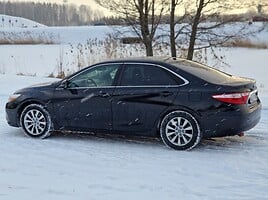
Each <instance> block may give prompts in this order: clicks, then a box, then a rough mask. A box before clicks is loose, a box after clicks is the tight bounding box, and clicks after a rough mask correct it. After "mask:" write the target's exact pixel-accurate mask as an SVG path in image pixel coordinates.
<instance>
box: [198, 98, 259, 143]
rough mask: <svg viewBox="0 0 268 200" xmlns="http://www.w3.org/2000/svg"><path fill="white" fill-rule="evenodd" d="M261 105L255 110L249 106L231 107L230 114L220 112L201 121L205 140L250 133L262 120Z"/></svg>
mask: <svg viewBox="0 0 268 200" xmlns="http://www.w3.org/2000/svg"><path fill="white" fill-rule="evenodd" d="M261 108H262V106H261V103H259V104H258V105H256V106H255V107H254V108H251V109H250V108H248V106H247V105H242V106H234V107H229V108H228V112H221V111H218V112H216V113H214V115H213V116H208V117H207V119H206V120H205V119H201V129H202V132H203V137H204V138H209V137H223V136H232V135H237V134H239V133H241V132H244V131H248V130H250V129H252V128H253V127H254V126H256V125H257V124H258V122H259V121H260V119H261Z"/></svg>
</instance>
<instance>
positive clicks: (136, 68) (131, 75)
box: [121, 64, 178, 86]
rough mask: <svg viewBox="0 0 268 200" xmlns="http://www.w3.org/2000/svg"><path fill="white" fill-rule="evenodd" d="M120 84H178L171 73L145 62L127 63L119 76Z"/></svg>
mask: <svg viewBox="0 0 268 200" xmlns="http://www.w3.org/2000/svg"><path fill="white" fill-rule="evenodd" d="M121 85H122V86H156V85H157V86H158V85H159V86H161V85H163V86H168V85H178V83H177V81H176V80H175V78H174V77H173V75H172V74H171V73H170V72H168V71H166V70H165V69H162V68H161V67H158V66H154V65H146V64H127V65H126V66H125V69H124V72H123V74H122V78H121Z"/></svg>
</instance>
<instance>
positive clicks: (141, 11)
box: [96, 0, 168, 56]
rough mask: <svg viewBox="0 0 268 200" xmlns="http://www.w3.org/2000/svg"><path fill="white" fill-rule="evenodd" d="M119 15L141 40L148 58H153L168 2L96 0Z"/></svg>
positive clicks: (155, 0)
mask: <svg viewBox="0 0 268 200" xmlns="http://www.w3.org/2000/svg"><path fill="white" fill-rule="evenodd" d="M96 1H97V2H98V3H99V4H100V5H102V6H104V7H105V8H108V9H109V10H111V11H112V12H113V13H115V14H117V15H119V16H120V17H121V19H122V20H124V22H125V24H127V25H130V27H131V28H132V30H133V32H134V33H135V34H136V35H137V36H138V37H139V38H140V39H141V41H142V43H143V44H144V46H145V48H146V56H153V42H154V39H155V35H156V30H157V28H158V26H159V24H160V22H161V18H162V16H163V14H164V12H165V11H167V8H168V1H167V0H120V1H119V0H110V1H108V2H107V1H105V0H96Z"/></svg>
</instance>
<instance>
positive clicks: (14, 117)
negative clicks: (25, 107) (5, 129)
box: [6, 102, 20, 127]
mask: <svg viewBox="0 0 268 200" xmlns="http://www.w3.org/2000/svg"><path fill="white" fill-rule="evenodd" d="M6 120H7V123H8V124H9V125H10V126H14V127H20V123H19V117H18V106H17V104H16V103H14V102H10V103H7V104H6Z"/></svg>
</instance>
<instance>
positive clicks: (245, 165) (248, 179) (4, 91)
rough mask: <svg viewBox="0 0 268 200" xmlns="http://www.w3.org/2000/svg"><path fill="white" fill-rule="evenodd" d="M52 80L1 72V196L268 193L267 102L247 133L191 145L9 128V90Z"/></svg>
mask: <svg viewBox="0 0 268 200" xmlns="http://www.w3.org/2000/svg"><path fill="white" fill-rule="evenodd" d="M52 80H54V79H48V78H40V77H27V76H16V75H0V108H1V111H0V161H1V162H0V163H1V164H0V199H1V200H2V199H3V200H14V199H39V200H47V199H57V200H61V199H62V200H68V199H85V200H86V199H96V200H101V199H105V200H106V199H117V200H120V199H122V200H125V199H133V200H136V199H190V200H195V199H198V200H199V199H211V200H215V199H222V200H228V199H243V200H247V199H248V200H251V199H252V200H253V199H254V200H255V199H258V200H259V199H260V200H265V199H267V198H268V191H267V185H268V175H267V172H268V134H267V129H268V110H267V109H264V110H263V111H262V119H261V121H260V123H259V124H258V125H257V126H256V127H255V128H254V129H252V130H251V131H249V132H247V133H246V135H245V136H244V137H238V136H235V137H226V138H219V139H213V140H205V141H202V143H201V145H199V146H198V147H197V148H195V149H194V150H192V151H190V152H178V151H174V150H170V149H168V148H166V147H165V146H164V145H163V144H162V143H161V142H160V141H158V140H153V139H150V140H148V139H146V140H144V139H137V138H131V139H124V138H118V137H111V136H110V137H106V136H102V135H100V136H92V135H76V134H68V135H60V134H57V135H54V136H52V137H50V138H48V139H46V140H35V139H31V138H28V137H26V136H24V135H23V132H22V131H21V130H20V129H17V128H12V127H9V126H8V125H7V124H6V121H5V113H4V104H5V102H6V101H7V98H8V95H9V94H10V93H12V92H13V91H15V90H16V89H18V88H21V87H24V86H27V85H31V84H35V83H39V82H47V81H52ZM267 103H268V102H264V104H265V106H268V104H267Z"/></svg>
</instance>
